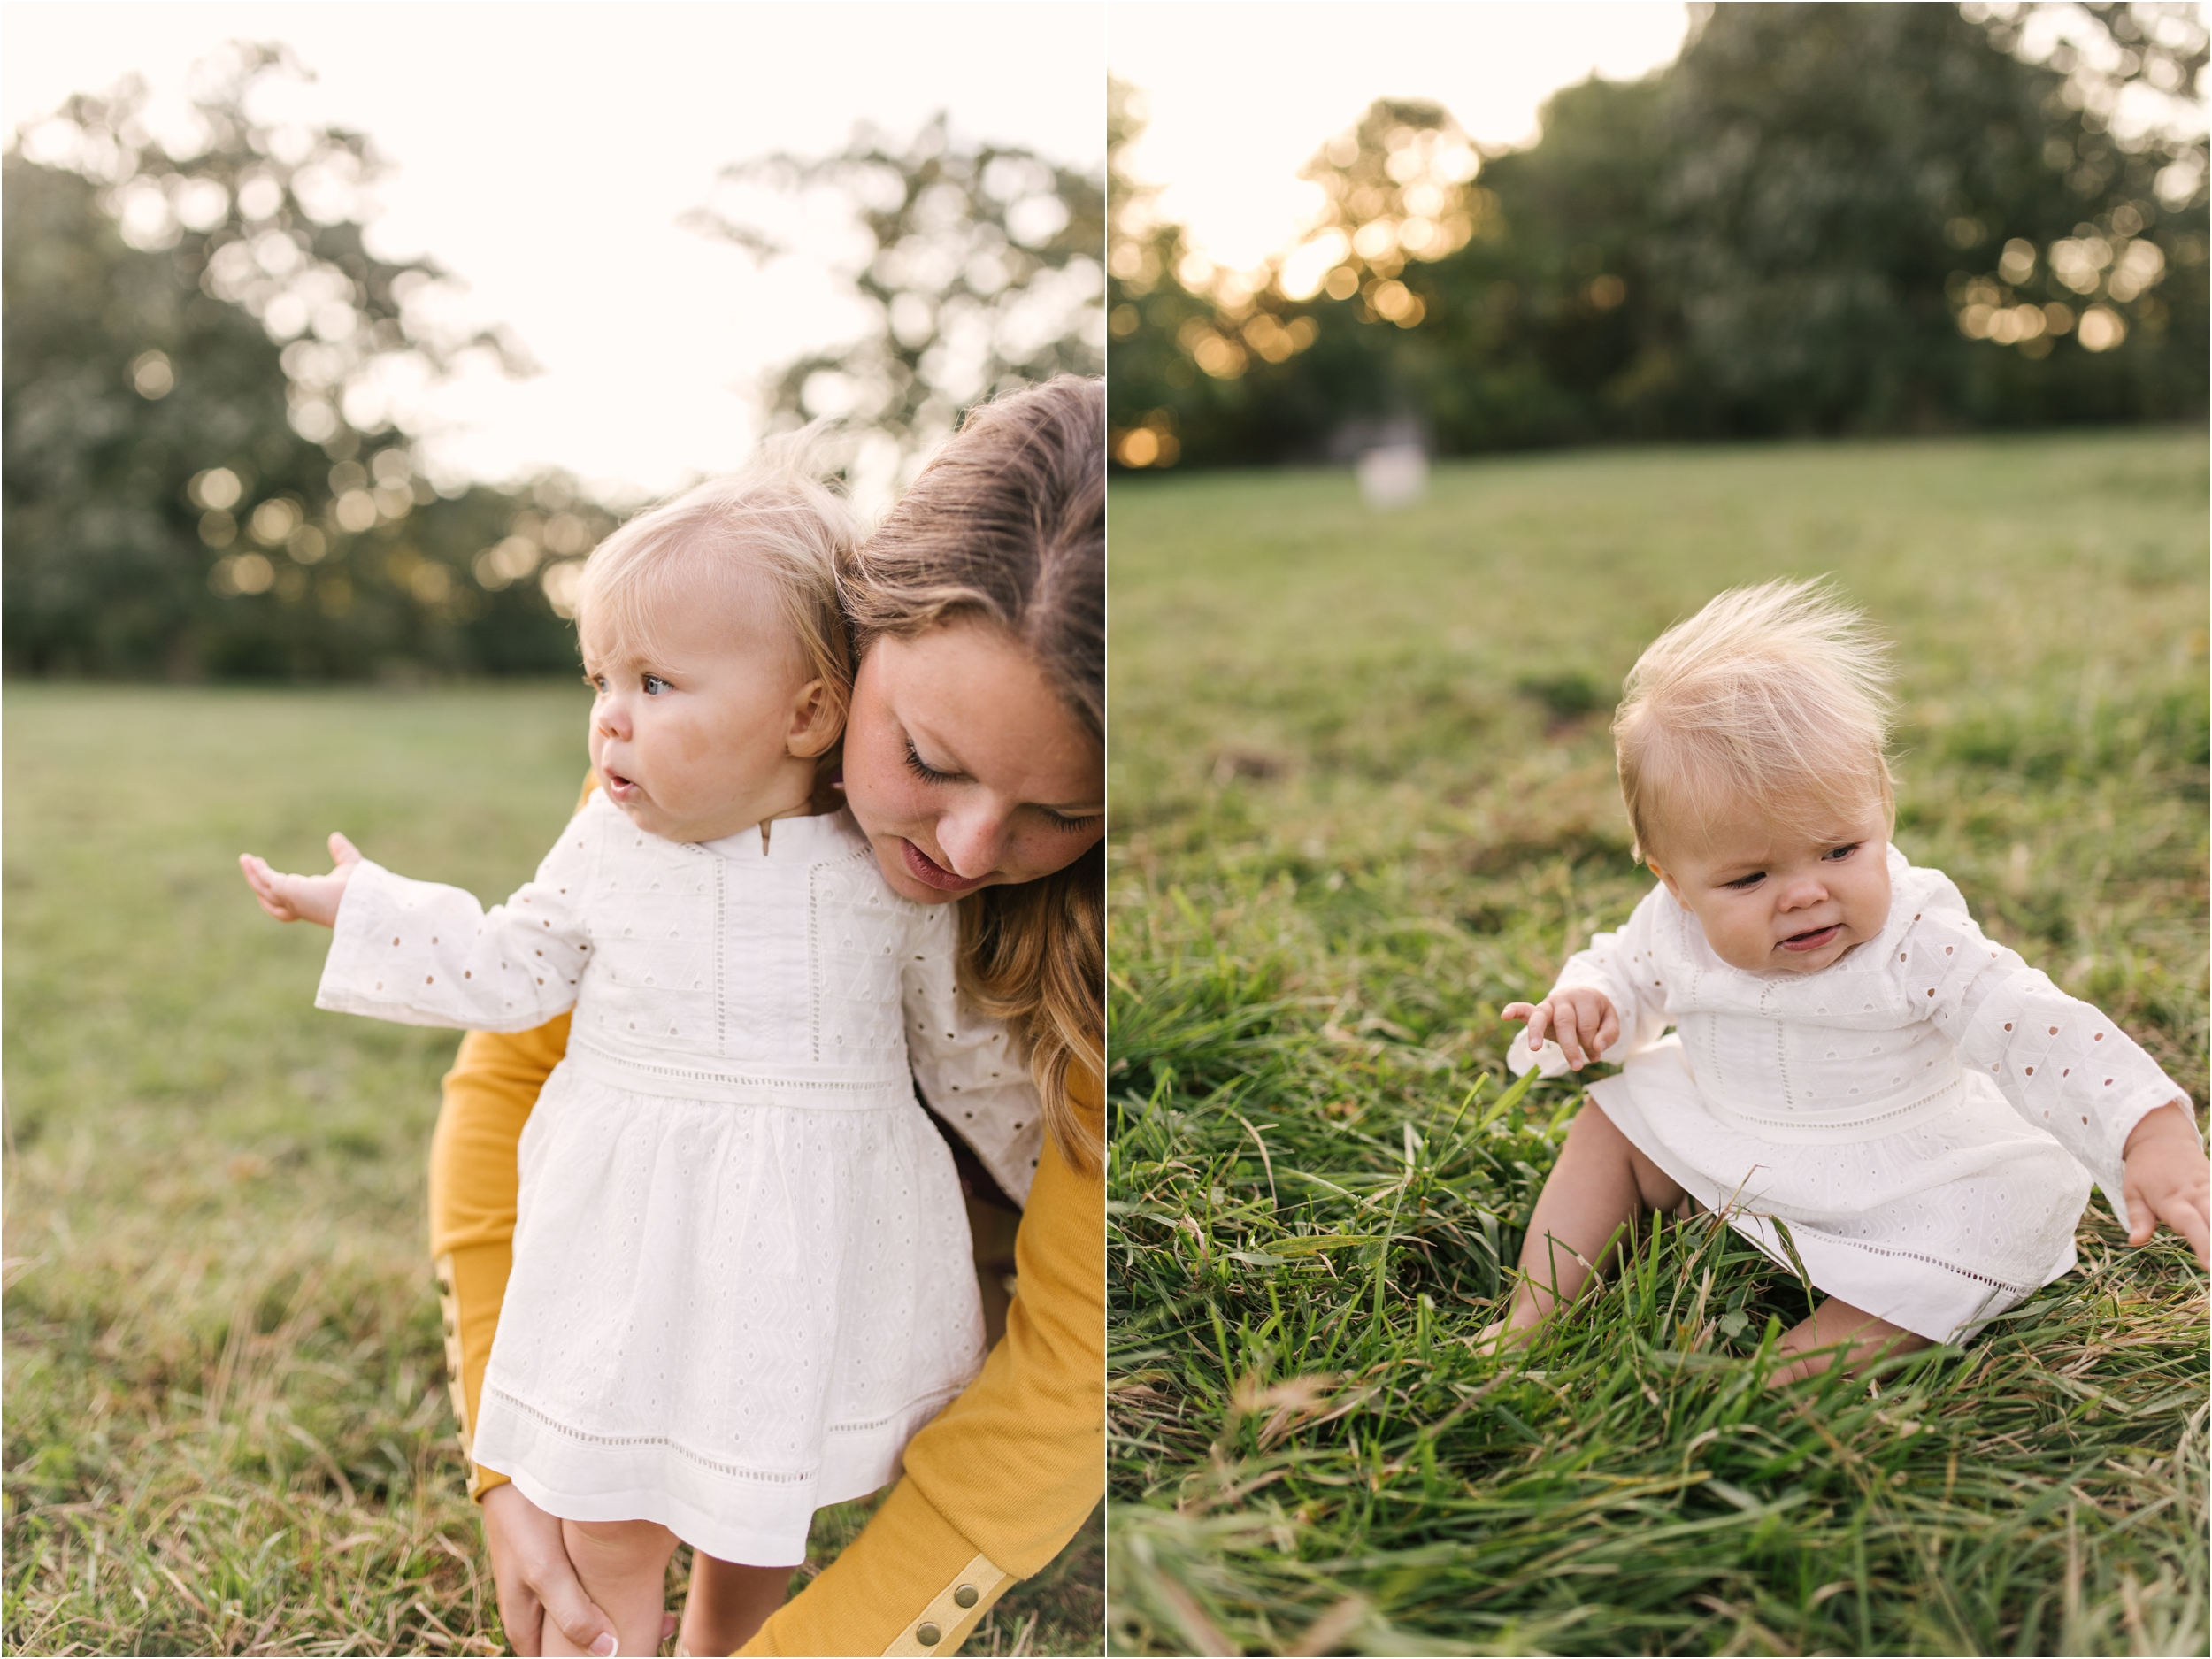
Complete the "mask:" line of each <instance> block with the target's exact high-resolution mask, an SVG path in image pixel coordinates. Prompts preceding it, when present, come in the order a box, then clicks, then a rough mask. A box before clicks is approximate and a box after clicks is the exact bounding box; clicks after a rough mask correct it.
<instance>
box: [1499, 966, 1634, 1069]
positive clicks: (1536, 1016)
mask: <svg viewBox="0 0 2212 1659" xmlns="http://www.w3.org/2000/svg"><path fill="white" fill-rule="evenodd" d="M1505 1018H1508V1019H1525V1020H1526V1021H1528V1046H1529V1048H1530V1049H1531V1050H1532V1051H1533V1050H1535V1049H1538V1048H1542V1047H1543V1046H1544V1039H1545V1038H1546V1037H1547V1036H1548V1037H1549V1038H1551V1040H1552V1041H1555V1042H1556V1043H1557V1044H1558V1045H1559V1046H1560V1047H1561V1048H1563V1049H1565V1050H1566V1054H1567V1061H1568V1064H1571V1065H1572V1066H1573V1067H1575V1068H1576V1069H1577V1070H1578V1071H1579V1070H1580V1069H1581V1068H1582V1067H1584V1066H1586V1065H1587V1064H1590V1061H1591V1059H1592V1057H1593V1056H1597V1055H1601V1054H1603V1053H1604V1052H1605V1051H1606V1050H1607V1049H1608V1048H1611V1047H1612V1046H1613V1045H1614V1044H1615V1043H1617V1042H1618V1041H1620V1040H1621V1018H1620V1016H1619V1015H1618V1014H1617V1013H1616V1012H1614V1010H1613V1003H1612V1000H1611V999H1610V998H1609V997H1608V996H1607V995H1605V993H1604V992H1602V991H1597V990H1593V989H1591V988H1590V987H1588V986H1586V985H1570V986H1563V987H1560V988H1559V989H1558V990H1555V991H1554V992H1553V993H1552V994H1551V995H1549V996H1548V997H1546V998H1545V999H1544V1000H1543V1001H1542V1002H1509V1003H1507V1004H1506V1007H1505Z"/></svg>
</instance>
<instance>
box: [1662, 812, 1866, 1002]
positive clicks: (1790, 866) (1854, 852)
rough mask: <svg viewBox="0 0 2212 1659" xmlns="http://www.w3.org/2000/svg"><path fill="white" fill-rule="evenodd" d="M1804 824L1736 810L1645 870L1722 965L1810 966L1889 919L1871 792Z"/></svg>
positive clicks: (1775, 969) (1789, 969)
mask: <svg viewBox="0 0 2212 1659" xmlns="http://www.w3.org/2000/svg"><path fill="white" fill-rule="evenodd" d="M1833 817H1834V821H1833V822H1831V823H1825V824H1822V825H1820V826H1817V827H1816V829H1814V830H1811V831H1807V830H1805V829H1802V828H1786V827H1785V826H1781V825H1777V824H1772V823H1767V822H1763V821H1762V820H1760V819H1759V818H1756V817H1754V816H1750V815H1746V816H1745V817H1743V818H1740V819H1739V820H1737V821H1735V822H1732V823H1724V824H1722V825H1719V826H1715V827H1714V828H1713V829H1712V830H1711V831H1710V833H1709V834H1707V835H1706V836H1704V837H1702V838H1701V839H1694V838H1691V837H1687V836H1685V837H1684V838H1683V841H1684V842H1685V845H1684V847H1683V849H1680V850H1678V851H1677V852H1676V853H1675V855H1674V856H1671V857H1669V858H1668V859H1667V860H1666V861H1665V863H1664V864H1661V863H1660V862H1659V861H1658V860H1656V859H1653V860H1649V861H1648V862H1649V863H1650V864H1651V871H1652V873H1653V874H1654V875H1655V876H1657V877H1658V878H1659V879H1661V880H1662V881H1663V882H1665V883H1666V884H1667V891H1668V892H1670V893H1671V894H1673V895H1674V896H1675V898H1676V899H1677V900H1678V901H1679V902H1681V903H1682V905H1683V906H1684V907H1685V908H1686V910H1689V912H1690V913H1691V914H1692V915H1693V916H1694V917H1696V918H1697V919H1698V925H1699V926H1701V927H1702V928H1703V929H1704V930H1705V942H1706V943H1707V944H1709V945H1710V946H1712V948H1713V953H1714V955H1716V956H1718V957H1719V958H1720V959H1721V960H1722V961H1723V962H1724V963H1726V964H1728V965H1729V966H1730V967H1732V968H1742V969H1744V970H1746V971H1747V972H1752V973H1815V972H1818V971H1819V970H1821V969H1822V968H1824V967H1827V966H1828V965H1829V964H1831V963H1832V962H1834V961H1836V960H1837V959H1838V958H1839V957H1840V956H1842V955H1843V953H1844V952H1845V951H1847V950H1848V949H1851V947H1852V946H1854V945H1857V944H1863V943H1864V942H1865V941H1868V940H1870V939H1872V938H1874V937H1876V936H1877V935H1878V934H1879V933H1881V931H1882V926H1883V924H1884V923H1886V921H1888V919H1889V818H1888V814H1887V813H1886V812H1885V811H1884V810H1883V809H1882V806H1881V803H1879V802H1873V803H1869V804H1868V805H1867V807H1866V808H1865V809H1864V810H1862V811H1860V812H1858V813H1856V814H1850V813H1837V814H1834V815H1833Z"/></svg>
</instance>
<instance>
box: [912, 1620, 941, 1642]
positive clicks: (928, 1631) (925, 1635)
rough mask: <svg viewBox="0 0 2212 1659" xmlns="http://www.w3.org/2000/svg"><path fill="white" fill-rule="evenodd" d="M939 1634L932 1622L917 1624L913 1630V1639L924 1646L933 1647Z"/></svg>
mask: <svg viewBox="0 0 2212 1659" xmlns="http://www.w3.org/2000/svg"><path fill="white" fill-rule="evenodd" d="M941 1635H942V1632H941V1631H939V1630H938V1628H937V1626H936V1625H934V1624H919V1625H917V1626H916V1627H915V1630H914V1640H916V1641H918V1642H919V1643H921V1644H922V1646H923V1647H935V1646H936V1645H937V1643H938V1640H939V1639H940V1637H941Z"/></svg>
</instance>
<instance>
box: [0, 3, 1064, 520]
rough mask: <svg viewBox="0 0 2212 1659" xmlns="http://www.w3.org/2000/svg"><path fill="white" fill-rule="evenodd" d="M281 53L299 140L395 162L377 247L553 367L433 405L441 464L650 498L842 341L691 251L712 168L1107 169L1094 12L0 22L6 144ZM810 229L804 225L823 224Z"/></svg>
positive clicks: (515, 13) (845, 318) (830, 320)
mask: <svg viewBox="0 0 2212 1659" xmlns="http://www.w3.org/2000/svg"><path fill="white" fill-rule="evenodd" d="M232 38H241V39H254V40H280V41H283V42H287V43H288V44H289V45H290V46H292V47H293V48H294V49H295V50H296V51H297V53H298V54H299V56H300V57H301V58H303V59H304V60H305V62H306V64H307V65H308V66H309V67H311V69H313V70H314V71H315V72H316V73H317V76H318V80H317V81H316V82H315V84H313V85H312V86H310V87H307V88H303V89H302V90H301V91H299V92H298V93H297V94H294V95H288V96H285V97H284V98H283V99H282V100H281V103H282V113H284V114H285V115H287V116H289V117H290V118H292V119H303V120H308V121H313V122H320V123H328V124H333V125H339V126H347V127H356V128H358V129H360V130H362V131H364V132H366V133H367V134H369V135H370V136H371V137H372V138H373V140H374V141H375V142H376V144H377V146H378V148H379V149H380V150H382V151H383V153H384V154H385V155H386V156H387V157H389V158H390V159H391V160H392V161H393V162H394V163H395V164H396V166H395V168H394V170H393V172H392V173H391V175H390V176H389V178H388V181H387V183H386V184H385V185H384V186H383V187H382V188H381V190H380V200H381V202H382V204H383V210H384V211H383V212H382V213H381V215H380V217H379V218H378V219H376V220H375V221H374V229H373V236H372V246H373V247H374V248H375V249H376V250H377V251H378V252H379V253H380V254H383V255H385V256H387V257H399V256H406V255H412V254H417V253H428V254H429V255H431V256H432V257H434V258H436V259H437V260H438V261H439V262H440V263H441V264H442V265H445V266H446V267H447V268H448V269H449V270H450V271H451V272H453V273H455V274H457V276H459V277H461V278H463V279H465V280H466V282H467V283H468V294H467V296H466V298H465V306H466V309H467V311H468V314H469V315H470V316H472V317H473V318H474V319H478V320H480V321H481V322H485V323H502V324H505V325H507V326H510V327H511V328H512V329H513V330H514V331H515V333H516V334H518V335H519V336H520V337H521V339H522V341H523V342H524V344H525V345H526V347H527V348H528V349H529V350H530V352H531V353H532V354H533V355H534V357H536V359H537V360H538V362H539V363H540V364H541V365H543V367H544V370H545V373H542V374H541V375H539V376H537V377H535V378H534V379H531V380H521V381H516V382H506V381H503V380H500V379H499V378H498V377H497V376H495V375H494V374H491V373H483V374H480V375H477V376H475V377H473V378H472V379H470V380H465V381H464V382H462V383H460V384H457V385H454V386H450V387H448V388H444V389H443V390H442V391H439V392H436V393H434V394H433V395H432V396H431V398H430V402H429V413H430V415H431V416H432V418H433V419H434V422H435V423H436V426H438V428H439V435H438V436H436V437H435V438H434V440H433V441H432V442H433V443H434V447H435V449H436V451H437V454H438V456H439V457H440V458H441V459H442V461H443V462H444V463H445V464H446V465H449V466H452V467H457V468H459V469H462V470H465V471H466V472H471V473H472V474H473V475H475V476H478V477H481V478H487V479H493V480H499V479H505V478H511V477H515V476H518V475H519V474H522V473H525V472H528V471H530V470H532V469H534V468H535V467H537V466H540V465H561V466H565V467H567V468H569V469H570V470H571V471H572V472H576V473H578V474H579V475H580V476H581V477H583V478H585V479H586V480H593V481H595V483H596V484H597V486H598V487H599V488H602V489H608V488H627V489H628V490H629V491H633V492H635V491H645V492H652V493H658V492H660V491H663V490H665V489H667V488H671V487H672V486H673V485H675V484H677V483H679V482H680V481H682V480H685V479H686V478H687V477H689V476H691V475H694V474H698V473H704V472H721V471H725V470H727V469H728V468H729V467H731V466H732V465H735V464H736V463H737V461H739V460H740V459H741V457H742V456H743V454H744V452H745V449H747V447H748V446H749V442H750V441H751V439H752V436H753V434H754V429H755V426H756V419H757V403H756V402H755V401H754V399H753V396H752V394H753V391H754V388H755V387H756V385H757V382H758V380H759V378H760V375H761V373H762V372H763V371H764V370H765V369H767V368H769V367H771V366H772V365H775V364H777V363H779V362H781V361H783V360H784V359H787V358H788V357H794V356H796V355H798V354H799V353H800V352H801V351H803V350H804V349H808V348H810V347H812V346H815V345H818V344H823V343H827V342H830V341H833V340H835V339H838V338H841V337H845V336H847V335H849V334H851V333H853V332H855V331H856V316H855V313H854V312H853V311H850V310H849V309H847V308H845V307H843V306H841V305H840V304H839V303H836V301H835V300H834V298H833V296H832V295H831V294H830V293H829V291H828V290H829V288H830V284H829V282H828V280H827V279H826V274H825V272H824V270H823V268H822V266H821V265H819V264H813V263H810V262H808V261H805V260H793V261H787V262H785V263H783V264H782V265H772V266H770V267H768V268H767V269H766V270H765V271H758V272H757V271H756V270H755V269H754V267H753V265H751V263H750V261H749V259H748V258H747V257H745V256H744V255H743V254H741V253H740V252H739V251H738V250H736V249H734V248H731V247H728V246H726V245H724V244H721V243H718V242H710V241H708V240H706V239H705V238H703V237H702V236H699V235H697V234H695V233H693V232H690V231H687V230H683V229H680V228H679V227H678V226H677V224H676V220H677V218H678V216H679V215H680V214H681V213H682V212H684V211H686V210H687V209H689V208H693V207H696V206H699V205H701V204H704V203H706V202H707V201H708V200H709V199H710V196H711V195H712V192H713V188H714V181H715V175H716V173H717V171H718V169H719V168H720V167H721V166H722V165H724V164H725V163H726V162H731V161H736V160H739V159H741V158H744V157H751V156H756V155H758V154H761V153H763V152H764V151H767V150H778V149H785V150H796V151H801V152H806V153H823V152H826V151H830V150H836V149H838V148H841V146H842V145H843V143H844V142H845V141H846V139H847V137H848V136H849V134H850V132H851V130H852V127H853V125H854V123H855V122H856V120H857V119H861V118H863V117H865V118H867V119H870V120H872V121H873V122H874V123H875V124H876V125H878V126H879V127H884V128H886V129H887V130H888V131H890V132H891V133H893V134H897V135H899V136H901V137H904V136H907V135H910V134H911V133H912V132H913V131H914V129H916V128H917V127H919V126H920V125H921V124H922V122H923V121H924V120H925V119H927V118H928V117H929V116H930V115H931V114H932V113H933V112H934V111H937V110H940V109H944V110H948V111H950V114H951V119H952V123H953V126H954V128H955V131H956V133H961V134H967V135H969V136H972V137H978V138H991V139H996V140H1000V141H1002V142H1018V143H1024V144H1027V145H1029V146H1031V147H1033V148H1034V149H1036V150H1040V151H1041V152H1042V153H1044V154H1046V155H1048V156H1049V157H1054V158H1056V159H1058V160H1061V161H1064V162H1067V163H1071V164H1073V165H1082V166H1091V167H1096V166H1099V165H1102V163H1103V158H1104V152H1105V107H1106V104H1105V76H1104V73H1103V71H1102V55H1103V50H1104V39H1105V7H1104V5H1103V4H1100V3H1099V0H1088V3H1084V0H1062V3H1059V4H1018V3H1016V0H1001V3H999V4H941V3H938V0H924V3H912V0H910V3H909V4H767V5H741V4H580V3H574V0H572V3H569V4H544V3H540V4H521V3H518V0H509V3H496V0H477V3H475V4H428V3H426V0H403V3H400V0H386V3H383V4H353V3H339V4H306V3H303V0H293V3H291V4H268V3H261V4H253V3H249V0H177V3H173V4H124V3H121V0H73V3H72V4H7V5H5V6H4V7H0V124H4V127H5V128H6V130H7V131H9V132H13V131H14V130H15V129H16V128H17V127H18V126H19V124H21V123H23V122H25V121H27V120H29V119H34V118H35V117H38V116H41V115H43V114H45V113H47V112H49V111H51V110H52V109H53V108H54V107H55V106H56V105H57V104H59V103H60V102H61V100H62V99H63V98H65V97H66V96H68V95H69V94H70V93H72V92H74V91H81V90H84V91H90V90H101V89H104V88H106V87H107V86H109V85H110V84H111V83H112V82H113V81H116V80H117V79H119V77H121V76H122V75H124V74H125V73H131V72H136V73H139V74H141V75H142V76H143V77H144V78H145V79H146V80H147V81H148V82H149V83H150V85H151V86H153V87H154V88H156V89H157V90H160V89H163V88H180V87H181V85H182V83H183V81H184V77H185V73H186V70H187V68H188V65H190V64H191V62H192V61H193V60H194V59H195V58H197V57H199V56H201V55H202V54H203V53H204V52H206V51H207V50H209V49H210V48H211V47H214V46H216V45H217V44H219V42H222V41H224V40H226V39H232ZM817 228H820V227H817Z"/></svg>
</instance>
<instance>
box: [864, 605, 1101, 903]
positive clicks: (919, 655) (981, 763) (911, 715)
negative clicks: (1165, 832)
mask: <svg viewBox="0 0 2212 1659" xmlns="http://www.w3.org/2000/svg"><path fill="white" fill-rule="evenodd" d="M1105 794H1106V768H1105V757H1104V756H1103V755H1102V753H1101V751H1100V749H1099V745H1098V742H1097V741H1096V740H1095V739H1094V738H1093V737H1092V736H1091V735H1090V734H1089V733H1087V732H1086V731H1085V730H1084V729H1083V726H1082V723H1081V722H1080V721H1079V720H1078V719H1077V718H1076V717H1075V716H1074V715H1073V714H1071V713H1070V712H1069V710H1068V708H1067V705H1066V704H1065V703H1062V702H1061V700H1060V695H1059V694H1058V693H1057V692H1056V691H1055V690H1054V689H1053V688H1052V685H1051V682H1050V681H1048V680H1047V679H1046V678H1045V673H1044V670H1043V669H1042V668H1041V667H1040V666H1038V664H1037V663H1036V661H1035V659H1034V658H1033V657H1031V656H1030V655H1029V653H1028V652H1027V651H1025V650H1024V649H1022V648H1021V647H1020V646H1019V645H1018V644H1016V643H1015V642H1014V641H1012V640H1010V639H1009V638H1008V637H1007V636H1006V635H1005V634H1003V633H1002V632H1001V631H1000V630H999V629H997V628H995V627H993V626H990V625H988V624H986V623H980V622H950V623H947V624H944V625H943V626H939V627H935V628H932V629H930V630H929V631H928V632H927V633H926V634H917V635H915V636H914V637H912V638H910V639H892V638H888V637H886V638H882V639H879V640H878V641H876V642H875V643H874V644H873V645H872V646H871V647H870V648H869V650H868V654H867V656H865V657H863V658H861V662H860V672H859V674H858V676H857V678H856V680H855V681H854V683H853V705H852V717H851V719H850V720H849V723H848V724H847V726H846V728H845V799H846V802H847V803H848V804H849V805H850V806H851V808H852V810H853V816H854V818H857V819H858V820H859V822H860V827H861V828H862V829H863V830H864V831H865V832H866V833H867V835H868V839H869V841H870V842H871V843H872V844H873V846H874V848H875V849H876V858H877V860H878V862H879V863H880V864H882V866H883V874H884V879H886V880H887V881H889V882H890V884H891V886H892V887H893V888H894V889H895V890H896V891H897V892H898V893H899V894H901V895H903V896H904V897H906V898H910V899H914V900H917V901H918V902H921V903H924V904H942V903H946V902H949V901H950V900H953V899H956V898H959V897H961V896H963V895H965V894H970V893H973V892H975V891H976V890H977V889H978V888H979V887H993V886H995V885H997V884H999V883H1001V882H1019V881H1033V880H1035V879H1037V878H1038V877H1039V876H1048V875H1050V874H1051V873H1052V872H1054V871H1056V870H1059V869H1062V868H1064V867H1065V866H1066V865H1068V864H1072V863H1074V862H1075V860H1076V859H1078V858H1079V857H1080V856H1082V855H1083V854H1084V853H1086V852H1087V851H1089V850H1090V849H1091V848H1092V847H1094V846H1095V845H1096V844H1097V842H1098V839H1099V837H1100V836H1101V835H1102V834H1103V833H1105V829H1106V800H1105Z"/></svg>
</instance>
